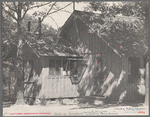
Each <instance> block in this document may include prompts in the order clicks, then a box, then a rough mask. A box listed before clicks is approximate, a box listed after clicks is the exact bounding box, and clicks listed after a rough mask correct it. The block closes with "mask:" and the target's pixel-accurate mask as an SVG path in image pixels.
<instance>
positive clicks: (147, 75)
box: [144, 62, 149, 106]
mask: <svg viewBox="0 0 150 117" xmlns="http://www.w3.org/2000/svg"><path fill="white" fill-rule="evenodd" d="M144 105H145V106H149V62H147V64H146V79H145V102H144Z"/></svg>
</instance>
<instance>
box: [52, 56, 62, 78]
mask: <svg viewBox="0 0 150 117" xmlns="http://www.w3.org/2000/svg"><path fill="white" fill-rule="evenodd" d="M50 61H54V73H53V74H50V70H51V69H50V68H51V66H50ZM56 61H60V66H59V67H58V68H59V72H60V73H59V74H57V73H56V72H57V70H56V69H57V67H56V65H57V64H56V63H57V62H56ZM62 64H63V61H62V59H61V58H53V59H49V75H50V76H62V73H61V72H62V71H61V68H63V66H62Z"/></svg>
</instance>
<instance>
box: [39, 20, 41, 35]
mask: <svg viewBox="0 0 150 117" xmlns="http://www.w3.org/2000/svg"><path fill="white" fill-rule="evenodd" d="M40 37H41V17H39V38H40Z"/></svg>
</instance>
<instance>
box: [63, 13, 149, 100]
mask: <svg viewBox="0 0 150 117" xmlns="http://www.w3.org/2000/svg"><path fill="white" fill-rule="evenodd" d="M119 17H123V16H117V17H116V19H117V18H118V19H119ZM94 18H96V19H95V20H93V19H94ZM124 20H126V17H124ZM136 20H137V19H135V18H134V20H133V22H136ZM92 24H94V25H100V26H103V25H104V21H103V20H102V18H101V15H99V14H94V13H89V12H83V11H77V10H75V11H74V12H73V13H72V14H71V16H70V17H69V18H68V20H67V21H66V23H65V24H64V26H63V27H62V30H61V36H62V40H63V41H64V40H66V41H68V42H69V43H71V44H72V46H73V47H74V48H76V49H78V50H80V53H81V55H83V58H84V59H83V61H85V63H87V67H84V68H83V67H82V68H83V73H82V76H80V77H82V79H81V81H80V83H79V84H78V93H79V96H81V97H82V96H98V97H101V96H102V97H104V98H105V99H106V100H107V101H143V99H144V98H143V97H144V93H145V90H144V83H140V82H141V75H140V70H141V71H142V69H143V68H145V60H144V55H145V52H146V48H144V47H145V46H143V43H142V41H141V39H139V37H136V36H135V37H133V38H130V39H127V38H126V37H124V38H123V37H121V38H116V36H115V34H111V36H110V35H109V36H108V35H106V34H101V33H100V31H95V32H94V31H93V30H94V29H92ZM92 31H93V32H94V33H93V32H92ZM64 42H65V41H64Z"/></svg>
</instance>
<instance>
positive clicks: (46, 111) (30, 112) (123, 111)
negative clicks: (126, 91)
mask: <svg viewBox="0 0 150 117" xmlns="http://www.w3.org/2000/svg"><path fill="white" fill-rule="evenodd" d="M65 115H66V116H67V115H70V116H71V115H72V116H91V115H149V107H147V106H143V105H142V104H138V105H130V106H128V105H125V104H103V103H99V104H97V105H89V104H61V103H53V104H52V103H51V104H46V105H45V106H42V105H11V106H9V107H3V116H65Z"/></svg>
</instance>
